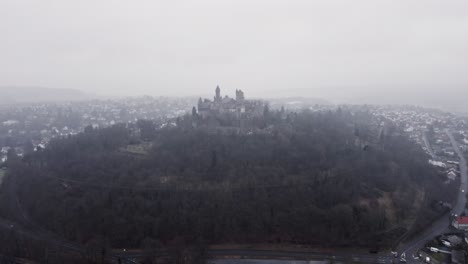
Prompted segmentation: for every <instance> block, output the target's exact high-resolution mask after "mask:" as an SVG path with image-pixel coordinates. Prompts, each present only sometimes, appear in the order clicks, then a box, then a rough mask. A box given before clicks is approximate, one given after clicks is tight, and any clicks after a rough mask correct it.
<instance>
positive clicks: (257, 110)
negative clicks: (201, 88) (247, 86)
mask: <svg viewBox="0 0 468 264" xmlns="http://www.w3.org/2000/svg"><path fill="white" fill-rule="evenodd" d="M265 106H266V104H265V103H264V102H263V101H260V100H246V99H245V97H244V92H243V91H242V90H236V98H235V99H234V98H230V97H229V96H227V95H226V96H225V97H222V96H221V89H220V88H219V86H217V87H216V90H215V96H214V98H213V101H211V100H209V99H204V100H202V98H200V99H199V100H198V115H199V116H201V117H202V118H207V117H216V116H220V115H227V114H231V115H235V116H236V117H237V118H252V117H260V116H262V115H263V113H264V109H265Z"/></svg>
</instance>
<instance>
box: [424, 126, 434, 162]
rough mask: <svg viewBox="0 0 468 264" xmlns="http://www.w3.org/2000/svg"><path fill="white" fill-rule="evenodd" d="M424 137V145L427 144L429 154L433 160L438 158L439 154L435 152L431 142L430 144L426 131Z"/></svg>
mask: <svg viewBox="0 0 468 264" xmlns="http://www.w3.org/2000/svg"><path fill="white" fill-rule="evenodd" d="M422 138H423V141H424V145H426V148H427V151H429V154H430V155H431V157H432V160H437V156H436V155H435V154H434V151H433V150H432V147H431V144H429V140H428V139H427V133H426V131H424V132H423V134H422Z"/></svg>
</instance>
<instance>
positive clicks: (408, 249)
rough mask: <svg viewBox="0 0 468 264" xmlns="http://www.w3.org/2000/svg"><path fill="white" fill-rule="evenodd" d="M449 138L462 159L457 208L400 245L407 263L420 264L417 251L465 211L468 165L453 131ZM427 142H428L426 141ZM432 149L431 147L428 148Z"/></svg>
mask: <svg viewBox="0 0 468 264" xmlns="http://www.w3.org/2000/svg"><path fill="white" fill-rule="evenodd" d="M445 132H446V134H447V136H448V137H449V138H450V142H451V144H452V146H453V148H454V150H455V152H456V153H457V154H458V156H459V158H460V188H459V190H458V196H457V201H456V203H455V206H454V207H453V208H452V210H451V211H450V213H447V214H446V215H444V216H442V217H440V218H439V219H438V220H437V221H435V222H434V223H433V224H432V225H431V226H430V227H429V228H428V229H426V230H425V231H424V232H422V233H421V234H419V235H418V236H416V237H415V238H413V239H411V240H410V241H408V242H406V243H404V244H402V245H400V247H398V252H405V253H406V256H407V260H408V262H407V263H420V262H419V261H417V260H414V259H413V257H412V256H415V255H416V253H417V251H418V250H419V249H420V248H422V247H424V245H425V244H426V243H427V242H428V241H429V240H431V239H433V238H434V237H436V236H438V235H441V234H443V233H444V232H446V231H447V230H448V227H449V225H450V219H449V216H450V214H452V213H454V214H457V215H460V214H461V213H462V212H463V210H464V209H465V205H466V193H465V190H468V174H467V164H466V160H465V157H464V156H463V153H462V152H461V151H460V148H459V147H458V143H457V141H456V140H455V138H454V137H453V134H452V132H451V131H449V130H446V131H445ZM425 141H426V140H425ZM428 147H429V148H430V146H428Z"/></svg>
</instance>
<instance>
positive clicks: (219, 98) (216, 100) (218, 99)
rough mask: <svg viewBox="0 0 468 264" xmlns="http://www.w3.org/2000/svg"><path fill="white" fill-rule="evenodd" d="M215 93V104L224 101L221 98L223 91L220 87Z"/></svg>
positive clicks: (217, 87)
mask: <svg viewBox="0 0 468 264" xmlns="http://www.w3.org/2000/svg"><path fill="white" fill-rule="evenodd" d="M215 92H216V96H215V98H214V101H215V102H221V100H222V99H223V98H222V97H221V89H220V88H219V85H218V86H216V90H215Z"/></svg>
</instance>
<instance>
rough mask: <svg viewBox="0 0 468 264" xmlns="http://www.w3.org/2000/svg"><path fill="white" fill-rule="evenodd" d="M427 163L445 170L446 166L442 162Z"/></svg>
mask: <svg viewBox="0 0 468 264" xmlns="http://www.w3.org/2000/svg"><path fill="white" fill-rule="evenodd" d="M429 163H430V164H432V165H434V166H436V167H440V168H447V165H446V164H445V163H443V162H442V161H435V160H429Z"/></svg>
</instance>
